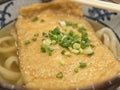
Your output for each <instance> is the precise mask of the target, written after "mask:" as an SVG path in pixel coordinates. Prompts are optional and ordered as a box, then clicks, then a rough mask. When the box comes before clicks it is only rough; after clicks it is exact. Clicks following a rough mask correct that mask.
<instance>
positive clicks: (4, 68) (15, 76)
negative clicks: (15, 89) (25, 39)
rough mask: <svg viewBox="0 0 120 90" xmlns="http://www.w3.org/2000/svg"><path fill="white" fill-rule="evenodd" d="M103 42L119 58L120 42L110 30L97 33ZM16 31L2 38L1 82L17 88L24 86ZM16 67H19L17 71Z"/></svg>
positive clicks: (0, 51) (0, 56)
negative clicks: (16, 42)
mask: <svg viewBox="0 0 120 90" xmlns="http://www.w3.org/2000/svg"><path fill="white" fill-rule="evenodd" d="M96 34H97V36H98V37H99V38H100V39H101V40H102V42H103V43H104V44H105V45H106V46H107V47H108V48H109V49H110V50H111V51H112V52H113V54H114V55H115V57H116V58H117V59H119V60H120V58H119V56H120V55H119V49H118V48H120V46H119V41H118V40H117V38H116V36H115V35H114V33H113V32H112V30H110V29H109V28H102V29H100V30H98V31H97V32H96ZM16 39H17V36H16V33H15V30H11V33H10V35H7V36H3V37H1V38H0V61H1V62H2V63H1V64H0V81H1V82H4V83H8V84H14V85H17V86H21V85H23V84H24V83H23V81H22V76H21V73H20V70H19V63H18V57H17V54H16V53H17V48H16V44H15V40H16ZM14 67H17V69H15V68H14Z"/></svg>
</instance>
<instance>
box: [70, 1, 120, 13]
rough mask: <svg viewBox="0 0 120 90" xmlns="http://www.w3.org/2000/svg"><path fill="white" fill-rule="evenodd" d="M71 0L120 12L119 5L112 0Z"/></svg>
mask: <svg viewBox="0 0 120 90" xmlns="http://www.w3.org/2000/svg"><path fill="white" fill-rule="evenodd" d="M71 1H74V2H78V3H81V4H84V5H89V6H93V7H97V8H101V9H106V10H111V11H115V12H120V5H119V4H115V3H112V2H105V1H100V0H71Z"/></svg>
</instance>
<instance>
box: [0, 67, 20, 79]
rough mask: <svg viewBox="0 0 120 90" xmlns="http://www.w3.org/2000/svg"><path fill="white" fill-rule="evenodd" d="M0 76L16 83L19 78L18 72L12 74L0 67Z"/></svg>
mask: <svg viewBox="0 0 120 90" xmlns="http://www.w3.org/2000/svg"><path fill="white" fill-rule="evenodd" d="M0 74H1V75H2V76H3V77H4V78H5V79H7V80H12V81H16V80H18V79H19V77H20V72H13V71H11V70H8V69H6V68H4V67H2V66H0Z"/></svg>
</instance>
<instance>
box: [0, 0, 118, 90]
mask: <svg viewBox="0 0 120 90" xmlns="http://www.w3.org/2000/svg"><path fill="white" fill-rule="evenodd" d="M48 1H51V0H29V1H25V0H21V1H19V0H3V1H0V33H1V32H4V31H5V30H9V28H10V27H12V26H13V25H14V24H15V21H16V18H17V16H18V13H19V9H20V8H21V7H22V6H28V5H31V4H34V3H42V2H48ZM82 9H83V11H84V17H85V18H86V19H87V20H88V21H89V22H90V23H91V25H92V26H93V27H94V28H95V29H96V30H98V29H101V28H102V27H108V28H110V29H111V30H112V32H114V34H115V36H116V38H117V39H118V41H119V42H120V20H119V18H120V13H117V12H112V11H107V10H103V9H98V8H94V7H89V6H85V5H82ZM0 37H1V36H0ZM119 85H120V75H117V76H115V77H114V78H112V79H111V80H107V81H105V82H102V83H100V84H96V85H94V86H88V87H83V88H76V89H71V90H116V89H117V88H118V87H119ZM26 89H27V88H25V87H15V86H14V85H10V84H5V83H2V82H1V83H0V90H26Z"/></svg>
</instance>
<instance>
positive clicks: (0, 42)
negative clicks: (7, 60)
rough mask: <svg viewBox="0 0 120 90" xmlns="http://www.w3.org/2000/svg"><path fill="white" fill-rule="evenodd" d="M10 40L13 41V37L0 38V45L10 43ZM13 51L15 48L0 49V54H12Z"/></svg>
mask: <svg viewBox="0 0 120 90" xmlns="http://www.w3.org/2000/svg"><path fill="white" fill-rule="evenodd" d="M11 40H13V37H11V36H6V37H2V38H0V44H2V43H5V42H7V41H11ZM15 50H16V47H15V46H11V47H10V46H8V47H5V46H4V47H0V53H6V52H12V51H15Z"/></svg>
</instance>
